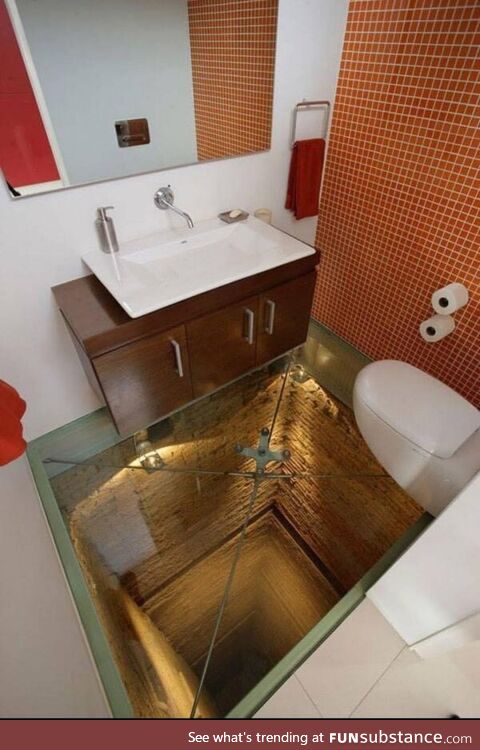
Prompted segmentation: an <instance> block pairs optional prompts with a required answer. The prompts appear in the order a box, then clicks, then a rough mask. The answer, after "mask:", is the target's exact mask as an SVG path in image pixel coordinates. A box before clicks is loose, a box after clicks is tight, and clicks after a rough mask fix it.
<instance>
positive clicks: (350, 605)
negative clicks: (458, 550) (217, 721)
mask: <svg viewBox="0 0 480 750" xmlns="http://www.w3.org/2000/svg"><path fill="white" fill-rule="evenodd" d="M432 520H433V519H432V516H431V515H430V514H429V513H423V514H422V515H421V516H420V518H419V519H418V520H417V521H416V522H415V523H414V524H413V525H412V526H410V528H409V529H407V531H406V532H405V533H404V534H402V536H401V537H400V538H399V539H397V541H396V542H395V543H394V544H393V545H392V546H391V547H390V549H389V550H388V551H387V552H386V553H385V554H384V555H383V556H382V557H381V558H380V560H378V562H376V563H375V565H373V566H372V567H371V568H370V570H368V571H367V572H366V573H365V575H363V576H362V578H361V579H360V580H359V582H358V583H357V584H356V585H355V586H354V587H353V588H352V589H350V591H348V593H346V594H345V596H343V597H342V598H341V599H340V601H339V602H337V604H336V605H335V606H334V607H332V609H331V610H330V612H327V614H326V615H325V616H324V617H322V619H321V620H320V621H319V622H318V623H317V624H316V625H315V626H314V627H313V628H312V630H310V631H309V632H308V633H307V635H306V636H304V638H302V640H301V641H299V642H298V643H297V645H296V646H294V647H293V648H292V649H291V651H289V652H288V654H286V655H285V656H284V657H283V659H281V660H280V661H279V662H278V664H276V665H275V666H274V667H273V669H271V670H270V672H269V673H268V674H267V675H265V677H263V679H261V680H260V682H258V683H257V684H256V685H255V687H254V688H253V689H252V690H251V691H250V692H249V693H247V695H246V696H245V697H244V698H242V700H241V701H240V702H239V703H237V705H236V706H235V708H233V709H232V710H231V711H230V713H228V714H227V716H226V717H225V718H227V719H247V718H251V717H252V716H253V715H254V714H255V713H256V712H257V711H258V710H259V709H260V708H261V706H263V704H264V703H266V701H267V700H268V699H269V698H270V697H271V696H272V695H273V693H275V692H276V691H277V690H278V689H279V688H280V687H281V686H282V685H283V683H284V682H285V681H286V680H287V679H288V678H289V677H290V676H291V675H292V674H293V672H295V671H296V670H297V669H298V667H299V666H300V665H301V664H302V663H303V662H304V661H305V660H306V659H307V658H308V657H309V656H310V654H312V653H313V651H315V650H316V649H317V648H318V647H319V646H320V645H321V644H322V643H323V641H325V640H326V638H328V636H329V635H331V634H332V633H333V631H334V630H336V628H338V626H339V625H340V624H341V623H342V622H343V621H344V620H345V619H346V617H348V615H349V614H350V613H351V612H353V610H354V609H355V608H356V607H357V606H358V605H359V604H360V602H361V601H363V599H364V598H365V594H366V592H367V591H368V589H369V588H371V586H373V584H374V583H376V581H378V579H379V578H380V577H381V576H382V575H383V574H384V573H385V572H386V571H387V570H388V568H390V567H391V565H393V563H394V562H395V561H396V560H397V559H398V558H399V557H400V555H402V554H403V553H404V552H405V550H406V549H407V548H408V547H409V546H410V545H411V544H412V543H413V542H414V541H415V540H416V539H417V538H418V536H420V534H421V533H422V532H423V531H425V529H426V528H427V526H428V525H429V524H430V523H431V521H432Z"/></svg>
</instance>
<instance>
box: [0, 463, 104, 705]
mask: <svg viewBox="0 0 480 750" xmlns="http://www.w3.org/2000/svg"><path fill="white" fill-rule="evenodd" d="M0 471H1V474H0V477H1V479H0V591H1V597H2V605H1V607H0V674H1V676H2V677H1V679H0V716H1V717H2V719H5V718H14V717H22V716H29V717H32V718H33V717H43V716H51V717H70V716H71V717H79V718H81V717H82V716H89V717H92V718H93V717H95V718H97V717H104V716H108V715H109V713H108V710H107V707H106V704H105V699H104V696H103V692H102V691H101V689H100V686H99V683H98V681H97V677H96V674H95V672H94V670H93V668H92V662H91V657H90V652H89V649H88V647H87V644H86V642H85V640H84V638H83V633H82V630H81V627H80V624H79V622H78V620H77V618H76V616H75V612H74V610H73V605H72V601H71V598H70V593H69V591H68V589H67V587H66V584H65V581H64V578H63V573H62V571H61V569H60V566H59V563H58V560H57V557H56V552H55V549H54V547H53V545H52V543H51V540H50V536H49V531H48V528H47V526H46V524H45V520H44V518H43V514H42V510H41V507H40V504H39V502H38V501H37V498H36V495H35V489H34V486H33V482H32V480H31V477H30V474H29V471H28V467H27V464H26V461H25V460H22V459H21V460H19V461H15V463H13V464H10V465H9V466H6V467H3V468H2V469H0Z"/></svg>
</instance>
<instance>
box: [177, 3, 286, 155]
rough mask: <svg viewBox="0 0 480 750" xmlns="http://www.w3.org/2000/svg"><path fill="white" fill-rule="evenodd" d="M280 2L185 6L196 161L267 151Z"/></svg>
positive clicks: (191, 4) (193, 4) (192, 4)
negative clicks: (195, 136) (188, 32)
mask: <svg viewBox="0 0 480 750" xmlns="http://www.w3.org/2000/svg"><path fill="white" fill-rule="evenodd" d="M277 5H278V0H189V2H188V15H189V22H190V46H191V51H192V72H193V95H194V101H195V123H196V129H197V149H198V158H199V159H200V160H204V159H218V158H221V157H224V156H232V155H237V154H248V153H251V152H252V151H264V150H265V149H268V148H270V137H271V123H272V102H273V75H274V67H275V42H276V32H277Z"/></svg>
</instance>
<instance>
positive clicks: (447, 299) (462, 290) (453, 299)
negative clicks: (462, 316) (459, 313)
mask: <svg viewBox="0 0 480 750" xmlns="http://www.w3.org/2000/svg"><path fill="white" fill-rule="evenodd" d="M467 302H468V289H467V288H466V287H465V286H463V284H459V283H458V282H454V283H453V284H448V286H444V287H443V288H442V289H437V291H436V292H434V293H433V294H432V307H433V309H434V310H435V312H436V313H438V314H439V315H451V314H452V313H454V312H455V311H456V310H460V308H461V307H464V306H465V305H466V304H467Z"/></svg>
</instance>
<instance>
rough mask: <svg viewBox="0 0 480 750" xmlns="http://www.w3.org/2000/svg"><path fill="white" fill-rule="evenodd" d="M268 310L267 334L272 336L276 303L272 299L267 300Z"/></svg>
mask: <svg viewBox="0 0 480 750" xmlns="http://www.w3.org/2000/svg"><path fill="white" fill-rule="evenodd" d="M266 308H267V311H268V312H267V322H266V324H265V333H268V334H269V335H270V336H271V335H272V333H273V325H274V323H275V302H273V300H271V299H267V302H266Z"/></svg>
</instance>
